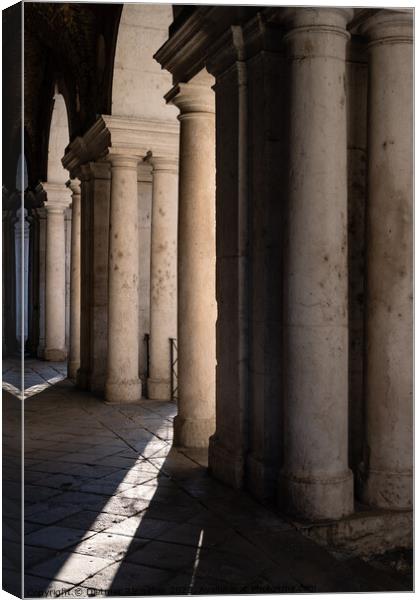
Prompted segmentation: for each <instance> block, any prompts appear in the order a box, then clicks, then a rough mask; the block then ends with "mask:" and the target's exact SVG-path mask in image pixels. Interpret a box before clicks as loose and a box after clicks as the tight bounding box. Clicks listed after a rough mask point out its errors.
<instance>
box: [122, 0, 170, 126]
mask: <svg viewBox="0 0 420 600" xmlns="http://www.w3.org/2000/svg"><path fill="white" fill-rule="evenodd" d="M171 22H172V7H171V5H170V4H160V5H157V4H156V5H151V4H124V7H123V10H122V14H121V20H120V24H119V30H118V36H117V44H116V50H115V58H114V74H113V84H112V109H111V110H112V114H113V115H119V116H124V117H137V118H145V119H153V120H164V121H168V120H170V119H171V117H172V118H176V115H177V112H178V111H177V109H176V108H175V107H173V106H168V105H166V103H165V100H164V95H165V94H166V93H167V91H168V90H169V89H170V88H171V86H172V82H171V76H170V74H169V73H168V72H167V71H163V70H162V69H161V68H160V66H159V64H158V63H157V62H156V61H155V60H154V58H153V55H154V53H155V52H156V51H157V50H158V48H160V46H161V45H162V44H163V43H164V42H165V41H166V39H167V37H168V29H169V25H170V24H171Z"/></svg>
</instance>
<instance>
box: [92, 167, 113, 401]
mask: <svg viewBox="0 0 420 600" xmlns="http://www.w3.org/2000/svg"><path fill="white" fill-rule="evenodd" d="M89 166H90V173H91V180H90V194H91V196H90V201H91V205H90V226H89V236H90V240H91V245H90V254H89V261H90V280H89V329H90V345H89V352H90V373H89V383H88V387H89V389H90V390H91V391H92V392H93V393H95V394H98V395H103V394H104V389H105V380H106V362H107V354H108V254H109V210H110V198H111V168H110V164H109V163H108V162H107V161H105V160H98V161H96V162H91V163H89Z"/></svg>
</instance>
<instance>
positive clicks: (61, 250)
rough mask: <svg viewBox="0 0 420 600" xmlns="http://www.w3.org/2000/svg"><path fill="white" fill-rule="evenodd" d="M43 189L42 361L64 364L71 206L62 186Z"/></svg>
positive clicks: (67, 191)
mask: <svg viewBox="0 0 420 600" xmlns="http://www.w3.org/2000/svg"><path fill="white" fill-rule="evenodd" d="M43 187H44V190H45V191H46V193H47V203H46V209H47V252H46V286H45V352H44V357H45V360H51V361H64V360H66V358H67V350H66V347H65V336H66V313H65V310H66V279H65V277H66V273H65V262H66V254H65V229H64V225H65V223H64V211H65V209H66V208H67V206H68V205H69V203H70V191H69V190H67V188H66V186H65V184H64V183H60V184H55V183H45V184H44V185H43Z"/></svg>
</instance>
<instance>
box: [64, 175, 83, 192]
mask: <svg viewBox="0 0 420 600" xmlns="http://www.w3.org/2000/svg"><path fill="white" fill-rule="evenodd" d="M66 186H67V187H68V188H69V189H70V190H71V193H72V194H75V195H78V196H80V179H78V178H77V177H76V178H74V179H69V180H68V181H67V182H66Z"/></svg>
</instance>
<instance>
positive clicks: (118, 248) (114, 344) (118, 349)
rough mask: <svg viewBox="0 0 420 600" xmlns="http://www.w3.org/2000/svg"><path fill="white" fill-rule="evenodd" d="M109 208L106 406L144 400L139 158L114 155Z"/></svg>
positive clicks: (110, 158) (111, 157) (111, 160)
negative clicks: (140, 371) (140, 362)
mask: <svg viewBox="0 0 420 600" xmlns="http://www.w3.org/2000/svg"><path fill="white" fill-rule="evenodd" d="M109 160H110V162H111V171H112V174H111V207H110V229H109V262H108V359H107V372H106V381H105V398H106V401H107V402H108V403H128V402H136V401H137V400H140V398H141V382H140V379H139V375H138V360H139V359H138V355H139V337H138V325H139V310H138V302H139V298H138V295H139V251H138V244H139V238H138V198H137V164H138V161H139V159H138V157H136V156H131V155H123V154H121V155H119V154H110V155H109Z"/></svg>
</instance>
